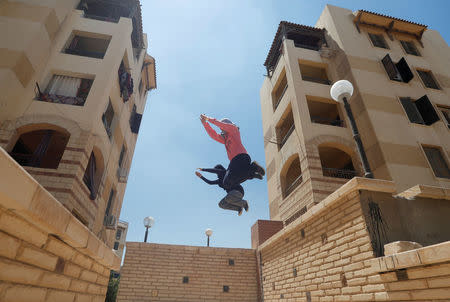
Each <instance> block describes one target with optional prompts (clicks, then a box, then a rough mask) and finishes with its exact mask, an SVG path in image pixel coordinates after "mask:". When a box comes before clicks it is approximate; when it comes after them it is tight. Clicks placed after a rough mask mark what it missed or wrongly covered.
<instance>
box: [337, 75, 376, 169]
mask: <svg viewBox="0 0 450 302" xmlns="http://www.w3.org/2000/svg"><path fill="white" fill-rule="evenodd" d="M330 94H331V97H332V98H333V100H335V101H336V102H342V103H344V108H345V111H346V112H347V116H348V118H349V120H350V126H351V128H352V133H353V139H354V140H355V142H356V148H357V149H358V154H359V158H360V159H361V163H362V165H363V169H364V177H366V178H373V174H372V171H371V170H370V166H369V161H368V160H367V156H366V152H365V151H364V147H363V144H362V141H361V137H360V135H359V131H358V127H357V126H356V122H355V118H354V117H353V112H352V109H351V108H350V104H349V103H348V101H347V99H350V97H351V96H352V94H353V85H352V83H350V82H349V81H347V80H340V81H337V82H336V83H334V84H333V86H332V87H331V90H330Z"/></svg>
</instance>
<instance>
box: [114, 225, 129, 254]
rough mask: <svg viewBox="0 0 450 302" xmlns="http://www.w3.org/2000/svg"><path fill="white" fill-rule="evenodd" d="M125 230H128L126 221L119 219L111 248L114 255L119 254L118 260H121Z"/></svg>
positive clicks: (125, 238)
mask: <svg viewBox="0 0 450 302" xmlns="http://www.w3.org/2000/svg"><path fill="white" fill-rule="evenodd" d="M127 232H128V222H126V221H123V220H119V222H118V223H117V229H116V237H115V241H114V246H113V250H114V251H115V252H116V255H117V256H119V258H120V260H122V257H123V251H124V249H125V242H126V240H127Z"/></svg>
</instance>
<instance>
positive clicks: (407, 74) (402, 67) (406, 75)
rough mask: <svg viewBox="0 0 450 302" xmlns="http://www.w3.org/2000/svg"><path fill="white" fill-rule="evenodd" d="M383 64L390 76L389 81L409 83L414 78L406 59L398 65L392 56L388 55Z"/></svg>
mask: <svg viewBox="0 0 450 302" xmlns="http://www.w3.org/2000/svg"><path fill="white" fill-rule="evenodd" d="M381 62H382V63H383V66H384V69H386V72H387V74H388V76H389V79H391V80H393V81H398V82H404V83H409V81H411V79H412V78H413V77H414V75H413V73H412V71H411V69H410V68H409V66H408V63H406V60H405V58H401V59H400V61H398V62H397V63H394V62H392V59H391V56H390V55H389V54H387V55H386V56H385V57H384V58H383V59H382V60H381Z"/></svg>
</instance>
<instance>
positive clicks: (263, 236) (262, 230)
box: [251, 219, 283, 249]
mask: <svg viewBox="0 0 450 302" xmlns="http://www.w3.org/2000/svg"><path fill="white" fill-rule="evenodd" d="M282 228H283V222H282V221H277V220H260V219H258V220H257V221H256V222H255V224H254V225H252V230H251V232H252V248H253V249H256V248H257V247H258V246H259V245H261V244H263V242H264V241H266V240H267V239H269V238H270V237H272V236H273V235H274V234H275V233H277V232H278V231H280V230H281V229H282Z"/></svg>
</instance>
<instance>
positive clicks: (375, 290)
mask: <svg viewBox="0 0 450 302" xmlns="http://www.w3.org/2000/svg"><path fill="white" fill-rule="evenodd" d="M389 184H391V185H392V184H393V183H392V182H388V181H380V180H368V179H361V178H355V179H353V180H351V181H350V182H348V183H347V184H345V185H344V186H343V187H341V188H340V189H338V190H337V191H336V192H334V193H333V194H331V195H330V196H329V197H328V198H326V199H325V200H323V201H322V202H321V203H319V204H318V205H316V206H314V207H313V208H312V209H311V211H308V212H307V213H306V214H304V215H303V216H302V217H300V218H299V219H297V220H296V221H295V222H293V223H292V224H291V225H289V226H287V227H285V228H284V229H283V230H282V231H281V232H278V233H277V234H275V235H274V236H273V237H272V238H270V239H268V240H267V241H266V242H265V243H263V244H262V245H261V246H260V247H259V248H258V252H260V253H261V255H262V264H263V266H262V279H263V289H262V290H263V296H264V301H266V302H269V301H279V300H280V299H286V300H287V301H413V300H414V301H415V300H421V301H431V300H433V301H449V299H450V282H449V280H450V278H449V275H450V264H449V263H450V261H449V260H450V242H446V243H441V244H438V245H436V246H428V247H425V248H423V249H419V250H417V254H415V253H416V252H415V251H414V252H405V253H400V254H398V256H396V257H382V258H375V257H374V253H373V249H372V244H371V239H370V235H369V233H368V231H367V229H366V227H367V225H366V221H365V218H364V215H363V210H362V207H361V203H360V196H361V194H364V192H368V191H369V192H374V191H379V192H390V193H392V192H394V190H395V188H394V186H393V185H392V186H391V187H390V188H389V186H390V185H389ZM422 250H425V251H422Z"/></svg>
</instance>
